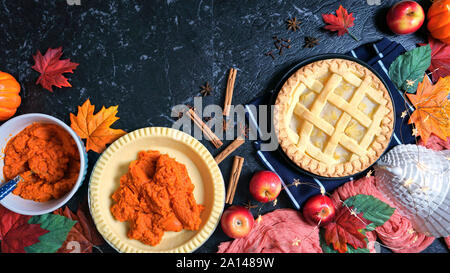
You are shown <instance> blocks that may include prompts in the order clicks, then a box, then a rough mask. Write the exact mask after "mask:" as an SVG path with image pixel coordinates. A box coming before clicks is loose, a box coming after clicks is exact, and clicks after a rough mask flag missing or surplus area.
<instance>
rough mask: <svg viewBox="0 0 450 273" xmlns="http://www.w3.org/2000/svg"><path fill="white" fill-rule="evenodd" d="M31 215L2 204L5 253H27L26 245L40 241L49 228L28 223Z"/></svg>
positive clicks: (0, 237) (0, 236) (0, 225)
mask: <svg viewBox="0 0 450 273" xmlns="http://www.w3.org/2000/svg"><path fill="white" fill-rule="evenodd" d="M30 218H31V216H26V215H21V214H17V213H15V212H12V211H10V210H8V209H6V208H5V207H3V206H0V240H1V250H2V252H4V253H25V247H27V246H31V245H34V244H35V243H37V242H39V237H40V236H42V235H44V234H46V233H47V232H48V230H45V229H42V228H41V225H39V224H28V220H30Z"/></svg>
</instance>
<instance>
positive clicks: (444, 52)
mask: <svg viewBox="0 0 450 273" xmlns="http://www.w3.org/2000/svg"><path fill="white" fill-rule="evenodd" d="M428 44H429V45H430V47H431V64H430V67H429V68H428V71H430V72H431V76H432V78H433V82H437V80H438V79H439V78H445V77H446V76H449V75H450V45H447V44H445V43H443V42H441V41H439V40H437V39H434V38H433V37H431V36H429V37H428ZM419 45H420V46H424V45H426V44H419Z"/></svg>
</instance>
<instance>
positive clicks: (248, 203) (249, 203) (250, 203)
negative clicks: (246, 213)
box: [244, 200, 258, 209]
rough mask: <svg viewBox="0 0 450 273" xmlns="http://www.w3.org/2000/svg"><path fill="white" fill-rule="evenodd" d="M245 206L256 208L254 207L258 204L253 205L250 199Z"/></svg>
mask: <svg viewBox="0 0 450 273" xmlns="http://www.w3.org/2000/svg"><path fill="white" fill-rule="evenodd" d="M244 207H245V208H247V209H254V208H257V207H258V205H252V202H251V201H250V200H248V201H247V203H246V204H245V205H244Z"/></svg>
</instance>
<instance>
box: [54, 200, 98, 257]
mask: <svg viewBox="0 0 450 273" xmlns="http://www.w3.org/2000/svg"><path fill="white" fill-rule="evenodd" d="M84 210H86V208H85V206H82V205H80V206H79V207H78V210H77V213H76V214H75V213H73V212H72V211H71V210H70V209H69V208H68V207H67V206H66V207H65V208H64V209H62V208H60V209H58V210H56V211H54V212H53V213H55V214H59V215H62V216H65V217H67V218H69V219H71V220H75V221H77V223H76V224H75V225H74V226H73V227H72V229H71V230H70V231H69V234H68V235H67V239H66V241H65V242H64V243H63V245H62V246H61V247H60V248H59V249H58V251H57V252H58V253H69V252H79V253H91V252H92V247H93V246H97V245H101V244H103V242H104V241H103V239H102V237H101V236H100V234H99V233H98V231H97V229H96V228H95V225H94V223H93V221H92V219H91V218H89V217H87V216H86V214H85V212H84Z"/></svg>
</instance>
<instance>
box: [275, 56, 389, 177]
mask: <svg viewBox="0 0 450 273" xmlns="http://www.w3.org/2000/svg"><path fill="white" fill-rule="evenodd" d="M274 125H275V130H276V133H277V137H278V141H279V143H280V146H281V148H282V149H283V151H284V152H285V154H286V155H287V156H288V157H289V158H290V159H291V160H292V161H293V162H294V163H295V164H297V165H298V166H299V167H300V168H302V169H304V170H306V171H309V172H311V173H313V174H317V175H320V176H326V177H342V176H348V175H352V174H356V173H358V172H360V171H363V170H365V169H366V168H368V167H369V166H370V165H371V164H372V163H374V162H375V161H376V160H377V159H378V158H379V157H380V156H381V154H382V153H383V152H384V150H385V149H386V148H387V146H388V144H389V141H390V138H391V135H392V133H393V127H394V111H393V107H392V101H391V97H390V95H389V93H388V91H387V89H386V87H385V86H384V84H383V82H382V81H381V80H380V79H379V78H378V77H377V76H376V75H375V74H374V73H373V72H372V71H370V70H369V69H367V68H366V67H364V66H362V65H360V64H358V63H356V62H353V61H350V60H345V59H326V60H321V61H317V62H313V63H311V64H308V65H306V66H304V67H302V68H300V69H299V70H297V71H296V72H295V73H294V74H293V75H292V76H291V77H290V78H289V79H288V80H287V81H286V82H285V83H284V85H283V87H282V88H281V90H280V92H279V94H278V97H277V99H276V102H275V111H274Z"/></svg>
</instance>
